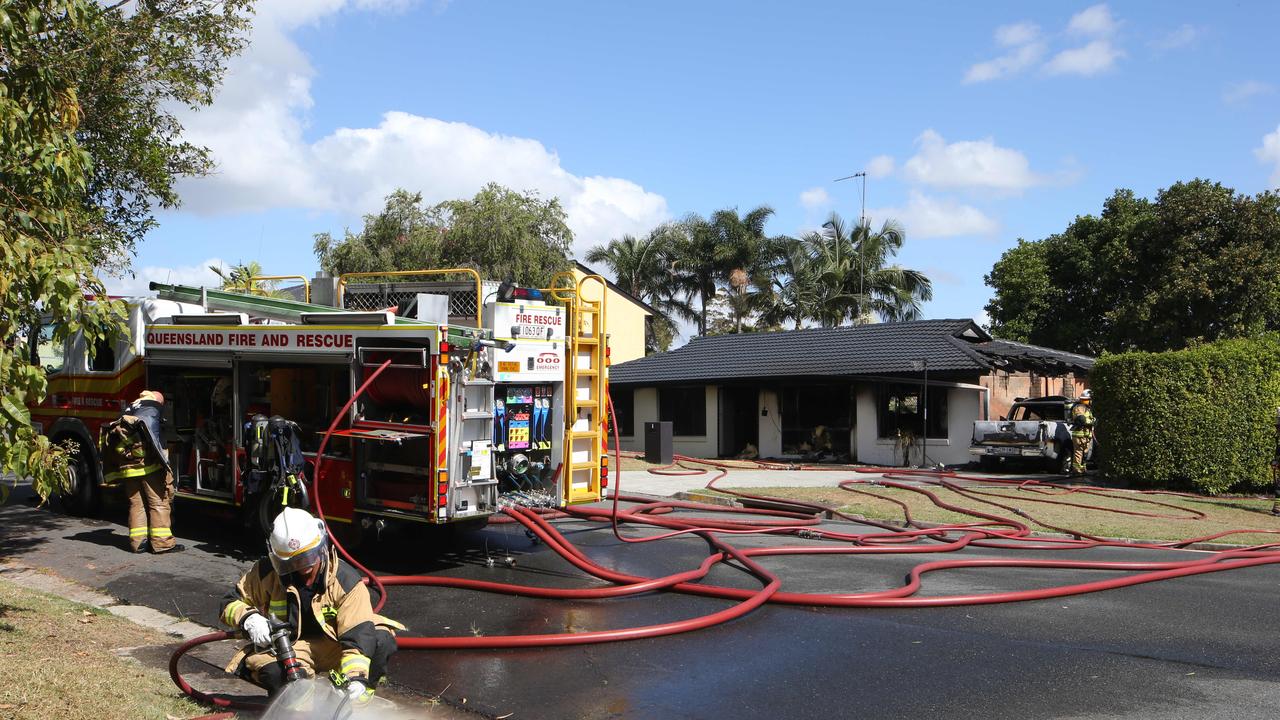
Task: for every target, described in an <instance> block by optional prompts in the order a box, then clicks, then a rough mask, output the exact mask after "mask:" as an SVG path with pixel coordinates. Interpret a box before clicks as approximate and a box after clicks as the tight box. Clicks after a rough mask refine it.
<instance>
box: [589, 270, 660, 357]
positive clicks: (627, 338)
mask: <svg viewBox="0 0 1280 720" xmlns="http://www.w3.org/2000/svg"><path fill="white" fill-rule="evenodd" d="M573 276H574V278H575V279H577V280H581V279H582V278H583V276H584V275H583V273H582V271H581V270H578V269H577V268H574V270H573ZM599 288H600V284H599V283H587V284H586V285H585V286H584V287H583V294H584V296H585V298H586V299H587V300H593V301H594V300H599V297H600V291H599ZM608 292H609V297H608V299H607V300H606V301H605V304H604V313H605V318H604V328H605V332H606V333H608V335H609V356H610V358H611V362H612V364H614V365H617V364H618V363H624V362H626V361H628V360H635V359H636V358H642V357H644V325H645V318H647V317H649V311H648V310H645V309H644V308H642V307H640V306H639V305H637V304H635V303H634V302H632V301H631V299H629V298H628V297H626V296H625V295H622V294H621V293H619V292H617V291H615V290H614V289H613V288H609V291H608Z"/></svg>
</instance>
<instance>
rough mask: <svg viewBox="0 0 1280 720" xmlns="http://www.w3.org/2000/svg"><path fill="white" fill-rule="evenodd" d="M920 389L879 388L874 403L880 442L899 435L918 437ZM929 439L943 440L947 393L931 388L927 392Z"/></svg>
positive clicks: (920, 432) (920, 427) (921, 419)
mask: <svg viewBox="0 0 1280 720" xmlns="http://www.w3.org/2000/svg"><path fill="white" fill-rule="evenodd" d="M921 392H922V389H921V387H920V386H919V385H904V384H896V385H882V386H880V389H879V392H878V397H877V400H876V414H877V420H878V422H877V423H876V425H877V430H878V435H879V436H880V437H881V438H897V437H898V436H899V435H900V434H901V435H910V436H912V437H917V438H918V437H922V436H923V430H924V413H923V412H921V403H920V396H921ZM929 438H931V439H935V440H945V439H947V389H946V388H931V389H930V392H929Z"/></svg>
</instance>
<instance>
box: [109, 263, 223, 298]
mask: <svg viewBox="0 0 1280 720" xmlns="http://www.w3.org/2000/svg"><path fill="white" fill-rule="evenodd" d="M232 264H233V263H228V262H226V261H225V260H223V259H222V258H217V257H211V258H209V259H207V260H205V261H203V262H199V263H196V264H195V265H185V266H183V267H176V268H167V267H158V266H155V265H149V266H147V267H144V268H134V276H133V277H125V278H111V277H109V278H104V281H105V283H106V286H107V292H109V293H110V294H112V295H123V296H126V297H137V296H151V290H150V288H149V287H148V285H149V284H150V283H152V282H158V283H165V284H167V285H196V286H202V287H220V286H221V285H222V281H221V280H220V279H219V278H218V276H217V275H215V274H214V272H213V271H212V270H210V269H209V267H210V266H213V267H225V268H229V267H231V265H232Z"/></svg>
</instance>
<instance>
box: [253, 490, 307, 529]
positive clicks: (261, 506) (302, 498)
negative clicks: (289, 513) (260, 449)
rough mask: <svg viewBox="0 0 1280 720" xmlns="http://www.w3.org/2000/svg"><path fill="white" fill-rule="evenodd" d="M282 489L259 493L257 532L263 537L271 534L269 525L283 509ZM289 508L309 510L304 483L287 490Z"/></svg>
mask: <svg viewBox="0 0 1280 720" xmlns="http://www.w3.org/2000/svg"><path fill="white" fill-rule="evenodd" d="M282 495H283V488H276V489H274V490H272V489H270V488H268V490H267V492H264V493H261V494H260V496H259V500H258V530H259V532H261V533H262V536H263V537H266V536H267V535H270V534H271V523H273V522H274V521H275V519H276V515H279V514H280V511H281V510H283V509H284V507H285V506H284V503H283V502H282ZM289 507H296V508H302V509H303V510H310V509H311V495H310V494H309V493H308V492H307V484H306V483H301V482H300V483H297V484H296V485H294V486H293V487H292V488H290V490H289Z"/></svg>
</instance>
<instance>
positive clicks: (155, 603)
mask: <svg viewBox="0 0 1280 720" xmlns="http://www.w3.org/2000/svg"><path fill="white" fill-rule="evenodd" d="M182 510H184V512H180V514H179V515H178V517H177V520H176V521H175V529H176V532H177V534H178V535H179V536H181V537H182V538H183V539H184V542H186V543H187V544H188V546H189V550H188V551H187V552H185V553H182V554H180V555H173V556H160V557H150V556H135V555H132V554H130V553H127V552H125V551H124V550H123V549H121V548H122V546H123V540H124V538H123V534H122V529H121V527H120V524H119V522H118V521H117V519H118V518H119V517H120V516H119V514H118V513H117V514H116V515H109V516H108V517H110V518H112V519H111V520H83V519H78V518H69V517H65V516H62V515H58V514H56V513H52V512H48V511H45V510H36V509H33V508H31V507H30V506H29V505H26V504H23V503H21V502H20V501H19V502H18V503H16V504H14V503H11V504H10V505H8V506H6V507H3V508H0V558H4V557H11V558H14V559H16V560H18V561H20V562H22V563H25V564H27V565H34V566H43V567H48V568H52V569H54V570H55V571H56V572H57V573H59V574H60V575H62V576H64V577H68V578H70V579H74V580H77V581H79V582H82V583H84V584H86V585H89V586H91V587H99V588H105V589H106V590H107V591H108V592H109V593H111V594H112V595H115V596H117V597H120V598H122V599H126V600H128V601H129V602H133V603H137V604H146V605H149V606H152V607H155V608H157V609H159V610H162V611H165V612H169V613H173V614H182V615H185V616H187V617H190V618H192V619H194V620H196V621H198V622H204V623H206V624H210V625H216V624H217V617H216V616H217V604H218V603H217V600H218V598H219V597H220V596H221V595H222V593H223V592H224V591H225V590H226V588H227V587H228V586H229V584H230V583H231V582H233V581H234V580H235V579H236V578H237V577H238V576H239V573H240V572H242V571H243V569H244V568H245V566H246V564H247V562H248V561H249V560H250V559H251V557H252V556H254V555H256V553H255V552H252V551H246V550H244V549H242V548H241V547H239V546H238V545H237V544H236V543H235V542H232V541H229V540H228V539H227V537H226V534H227V533H228V532H229V531H230V530H231V525H230V524H229V523H226V522H218V521H215V520H211V519H209V518H207V517H203V516H200V515H198V514H196V513H194V512H192V511H191V510H192V509H191V508H190V507H189V506H188V507H184V508H182ZM831 524H832V525H838V526H841V528H842V529H846V530H851V529H856V528H857V526H854V525H851V524H848V523H831ZM559 525H560V527H561V528H562V530H563V531H564V532H565V533H566V535H567V536H568V537H569V538H570V539H571V540H573V541H574V542H575V543H577V544H578V545H579V546H580V547H581V548H582V549H583V550H584V551H585V552H587V553H588V554H589V555H590V556H591V557H592V558H593V559H595V560H596V561H598V562H600V563H601V564H604V565H606V566H609V567H612V568H614V569H617V570H620V571H623V572H629V573H635V574H641V575H658V574H665V573H670V572H675V571H679V570H685V569H687V568H690V567H692V566H694V565H696V564H697V562H698V561H700V560H701V559H702V558H703V557H704V556H705V553H706V545H705V543H703V542H702V541H700V540H697V539H694V538H683V539H674V540H664V541H661V542H658V543H649V544H642V545H624V544H623V543H621V542H619V541H618V540H617V539H616V538H614V537H613V535H612V533H611V531H610V530H609V528H608V527H606V526H599V525H591V524H587V523H584V522H579V521H563V522H560V523H559ZM634 532H637V533H638V532H641V531H634ZM735 542H736V543H737V544H739V545H741V546H744V547H754V546H763V545H777V544H785V543H795V542H797V541H796V540H794V539H791V540H789V541H784V540H782V539H779V538H758V537H755V538H740V539H738V540H736V541H735ZM799 542H807V541H799ZM1014 554H1016V555H1017V556H1019V557H1023V556H1030V555H1035V554H1037V553H1035V552H1034V551H999V550H990V549H986V550H984V549H971V550H966V551H964V552H963V553H962V555H963V556H966V557H997V556H999V557H1008V556H1010V555H1014ZM1039 554H1043V553H1039ZM361 556H362V559H367V560H368V561H369V564H370V566H371V568H372V569H374V570H375V571H377V572H380V573H416V574H438V575H449V576H456V577H467V578H477V579H485V580H494V581H500V582H517V583H526V584H538V585H546V586H553V587H582V586H584V585H586V586H589V585H600V584H602V583H600V582H599V581H595V580H591V579H586V578H584V577H583V576H582V574H581V573H579V572H578V571H577V570H575V569H573V568H572V567H570V566H569V565H568V564H567V563H566V562H564V561H563V560H562V559H560V558H559V557H558V556H556V555H555V554H554V553H553V552H551V551H550V550H549V549H548V548H547V547H546V546H545V545H542V544H540V543H534V542H532V541H531V540H530V539H529V537H528V536H526V534H525V532H524V531H523V529H521V528H519V527H517V526H514V525H492V526H490V527H489V528H487V529H485V530H483V531H479V532H474V533H469V534H465V535H461V536H459V537H449V536H447V535H445V534H423V533H416V532H399V533H396V532H388V533H387V534H386V536H385V537H384V538H383V542H381V543H377V544H374V545H368V546H366V548H363V549H362V552H361ZM957 556H959V555H958V554H950V555H948V556H946V557H948V558H954V557H957ZM1064 556H1069V557H1070V558H1071V559H1103V560H1121V559H1124V560H1132V559H1143V560H1147V559H1186V558H1188V557H1192V556H1193V555H1191V554H1189V553H1187V552H1178V551H1141V550H1128V549H1113V548H1107V549H1094V550H1073V551H1069V552H1066V553H1064V552H1059V553H1057V554H1054V555H1053V557H1056V558H1062V557H1064ZM1195 556H1197V557H1198V556H1199V554H1196V555H1195ZM941 557H943V556H939V555H915V556H901V555H899V556H857V557H851V556H846V557H814V556H807V557H785V558H772V559H765V560H763V564H765V565H766V566H767V567H769V568H770V569H771V570H774V571H775V572H778V573H779V574H780V575H781V576H782V577H783V579H784V589H787V590H797V591H809V592H840V591H865V590H874V589H879V588H888V587H895V586H897V585H899V584H900V583H901V582H902V579H903V576H904V575H905V573H906V572H907V571H908V570H909V569H910V568H911V567H913V566H914V565H916V564H917V563H919V562H924V561H927V560H933V559H940V558H941ZM507 558H511V563H510V564H509V563H508V561H507ZM1104 576H1105V575H1104V574H1102V573H1099V572H1097V571H1075V572H1070V573H1063V572H1050V571H1048V570H1036V569H1000V570H992V569H987V570H972V569H968V570H957V571H950V572H946V573H939V574H934V575H930V576H928V578H927V579H926V588H925V591H924V593H925V594H930V595H932V594H950V593H959V592H990V591H997V590H1003V589H1009V590H1012V589H1023V588H1031V587H1044V586H1048V585H1056V584H1061V583H1064V582H1077V581H1081V580H1085V579H1088V580H1092V579H1098V578H1100V577H1104ZM711 579H712V581H714V582H718V583H723V584H728V585H734V586H739V587H755V586H756V584H755V581H754V580H752V579H751V578H750V577H749V576H746V575H744V574H743V573H741V572H739V571H737V570H734V569H732V568H728V567H723V566H721V567H717V569H716V570H714V571H713V574H712V577H711ZM1277 591H1280V568H1277V567H1275V566H1269V567H1267V566H1264V567H1258V568H1249V569H1244V570H1236V571H1231V572H1226V573H1215V574H1209V575H1202V576H1196V577H1190V578H1182V579H1178V580H1173V581H1168V582H1162V583H1152V584H1147V585H1141V586H1136V587H1131V588H1124V589H1119V590H1111V591H1107V592H1103V593H1093V594H1090V595H1082V596H1077V597H1070V598H1062V599H1057V600H1044V601H1035V602H1025V603H1013V604H1002V605H989V606H971V607H959V608H936V609H849V610H845V609H815V608H806V607H790V606H767V607H764V608H761V609H759V610H757V611H755V612H753V613H751V614H749V615H747V616H746V617H744V618H741V619H739V620H736V621H733V622H731V623H728V624H725V625H721V626H717V627H713V628H710V629H706V630H701V631H697V632H693V633H688V634H683V635H676V636H671V637H665V638H658V639H650V640H637V641H630V642H622V643H611V644H603V645H588V646H575V647H567V648H549V649H527V650H477V651H422V652H412V651H404V652H400V653H398V654H397V655H395V656H394V658H393V660H392V667H391V676H392V679H393V682H394V689H395V690H396V691H397V692H401V693H404V694H407V695H411V696H416V697H420V698H423V699H424V700H425V699H431V698H439V700H440V701H441V702H442V703H445V704H447V705H449V706H452V707H453V708H456V709H459V710H462V711H466V712H470V713H476V714H477V715H478V716H482V717H494V718H498V717H504V716H508V714H510V717H513V718H547V719H560V718H729V717H732V718H770V719H772V718H777V717H854V716H858V717H871V718H908V717H911V718H929V717H973V716H981V717H985V718H1027V717H1033V718H1096V717H1108V718H1135V719H1136V718H1246V717H1249V718H1253V717H1271V716H1275V715H1277V714H1278V713H1280V682H1277V680H1276V678H1277V675H1278V673H1280V653H1277V649H1278V646H1280V642H1278V641H1277V638H1278V637H1280V634H1278V632H1277V631H1280V622H1278V621H1277V613H1276V612H1275V609H1276V606H1277V599H1278V598H1277ZM728 604H729V603H728V602H727V601H721V600H714V599H708V598H700V597H693V596H687V595H679V594H672V593H660V594H650V595H645V596H640V597H635V598H627V599H612V600H596V601H575V602H569V601H559V600H537V599H529V598H514V597H508V596H500V595H489V594H481V593H474V592H465V591H459V590H449V589H435V588H393V589H392V590H391V592H390V599H389V601H388V604H387V607H386V608H385V610H384V612H386V614H388V615H390V616H392V617H395V618H396V619H399V620H401V621H403V622H405V623H406V624H407V625H409V627H410V630H411V634H413V635H419V636H466V635H477V634H478V635H487V636H493V635H506V634H518V633H546V632H573V631H585V630H600V629H609V628H625V627H632V626H636V625H645V624H652V623H659V622H669V621H672V620H678V619H683V618H689V617H694V616H698V615H703V614H706V613H710V612H714V611H716V610H720V609H723V608H724V607H726V606H727V605H728Z"/></svg>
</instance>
